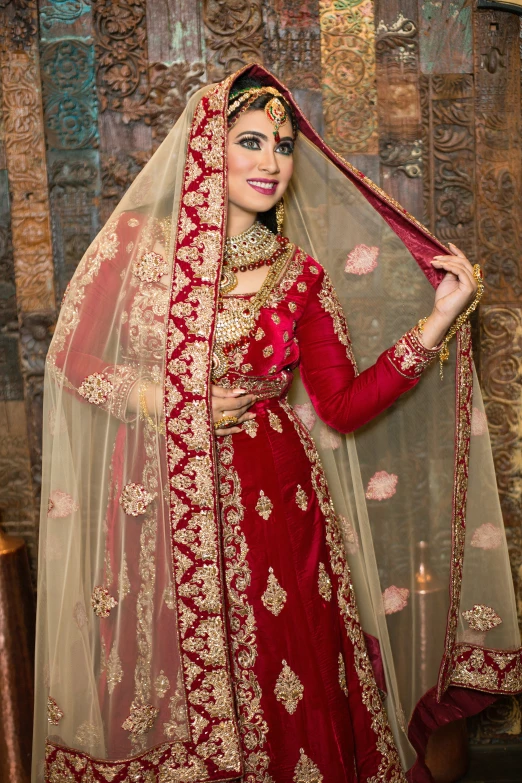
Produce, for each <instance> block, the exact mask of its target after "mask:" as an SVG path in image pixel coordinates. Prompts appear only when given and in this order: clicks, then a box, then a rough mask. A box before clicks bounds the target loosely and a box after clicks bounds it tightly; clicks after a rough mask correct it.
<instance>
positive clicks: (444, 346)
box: [417, 264, 484, 380]
mask: <svg viewBox="0 0 522 783" xmlns="http://www.w3.org/2000/svg"><path fill="white" fill-rule="evenodd" d="M473 277H474V278H475V280H476V281H477V286H478V287H477V293H476V294H475V299H474V300H473V301H472V303H471V304H470V306H469V307H468V309H467V310H466V311H465V312H464V313H461V314H460V315H459V317H458V318H457V319H456V320H455V322H454V324H453V325H452V326H450V328H449V329H448V331H447V333H446V336H445V337H444V339H443V340H442V342H441V343H440V348H439V349H438V354H439V371H440V378H441V380H442V379H443V378H444V362H447V361H448V359H449V341H450V340H451V338H452V337H455V335H456V334H457V332H459V331H460V330H461V329H462V326H463V325H464V324H465V323H466V321H467V320H468V318H469V316H470V315H471V313H473V312H474V311H475V310H476V309H477V306H478V303H479V302H480V299H481V297H482V294H483V293H484V283H483V281H482V269H481V268H480V264H475V265H474V266H473ZM427 320H428V318H427V317H426V318H421V319H420V321H419V322H418V324H417V331H418V332H419V334H422V330H423V329H424V325H425V323H426V321H427ZM426 350H433V348H432V349H429V348H427V349H426Z"/></svg>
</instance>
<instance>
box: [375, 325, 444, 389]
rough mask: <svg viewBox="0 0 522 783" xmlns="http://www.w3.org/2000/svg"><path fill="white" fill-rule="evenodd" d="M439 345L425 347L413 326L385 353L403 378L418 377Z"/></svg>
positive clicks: (437, 353) (436, 354)
mask: <svg viewBox="0 0 522 783" xmlns="http://www.w3.org/2000/svg"><path fill="white" fill-rule="evenodd" d="M439 351H440V346H435V348H426V347H425V346H424V345H423V344H422V342H421V341H420V338H419V331H418V328H417V327H416V326H415V327H414V328H413V329H410V331H409V332H406V334H405V335H403V336H402V337H401V339H400V340H398V341H397V342H396V343H395V345H392V347H391V348H389V349H388V351H387V353H386V355H387V357H388V359H389V360H390V362H391V363H392V365H393V366H394V367H395V369H396V370H397V372H398V373H400V375H402V376H404V378H411V379H412V380H413V379H415V378H419V377H420V376H421V375H422V373H423V372H424V370H425V369H426V368H427V367H428V366H429V365H430V364H431V362H432V361H433V360H434V359H436V358H437V356H438V355H439Z"/></svg>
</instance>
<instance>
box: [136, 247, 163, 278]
mask: <svg viewBox="0 0 522 783" xmlns="http://www.w3.org/2000/svg"><path fill="white" fill-rule="evenodd" d="M168 271H169V267H168V264H167V262H166V261H165V259H164V258H163V256H160V255H159V253H155V252H154V251H153V250H148V251H147V252H146V253H144V254H143V255H142V256H141V257H140V258H139V259H138V260H136V261H135V262H134V266H133V272H134V274H135V275H136V277H138V278H139V279H140V280H141V281H142V282H143V283H157V282H158V281H159V280H160V279H161V278H162V277H163V275H166V274H167V272H168Z"/></svg>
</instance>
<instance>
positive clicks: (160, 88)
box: [147, 61, 207, 146]
mask: <svg viewBox="0 0 522 783" xmlns="http://www.w3.org/2000/svg"><path fill="white" fill-rule="evenodd" d="M206 82H207V78H206V67H205V64H204V63H203V62H201V61H196V62H193V63H187V62H177V63H173V64H172V65H166V64H165V63H162V62H156V63H153V64H152V65H151V67H150V84H151V90H150V95H149V101H148V110H149V114H148V118H147V121H148V122H150V124H151V126H152V138H153V141H154V145H155V146H158V145H159V144H160V143H161V142H162V141H163V139H164V138H165V136H166V135H167V133H168V132H169V130H170V129H171V128H172V126H173V125H174V124H175V122H176V120H177V119H178V117H179V116H180V114H181V112H182V111H183V109H184V108H185V106H186V103H187V100H188V99H189V98H190V96H191V95H193V93H195V92H196V91H197V90H198V89H199V88H200V87H202V86H203V85H204V84H206Z"/></svg>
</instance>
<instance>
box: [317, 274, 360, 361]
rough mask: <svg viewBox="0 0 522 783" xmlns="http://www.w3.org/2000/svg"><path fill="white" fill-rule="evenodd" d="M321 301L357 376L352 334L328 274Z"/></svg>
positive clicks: (324, 281)
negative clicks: (351, 339)
mask: <svg viewBox="0 0 522 783" xmlns="http://www.w3.org/2000/svg"><path fill="white" fill-rule="evenodd" d="M319 301H320V303H321V306H322V308H323V310H325V312H327V313H328V314H329V315H330V317H331V319H332V321H333V327H334V332H335V334H336V335H337V337H338V339H339V342H340V343H341V344H342V345H344V346H345V348H346V355H347V357H348V359H349V360H350V362H351V363H352V365H353V368H354V370H355V372H356V374H357V365H356V363H355V356H354V355H353V351H352V344H351V341H350V334H349V332H348V326H347V324H346V318H345V315H344V311H343V308H342V306H341V303H340V301H339V298H338V296H337V293H336V291H335V288H334V287H333V285H332V281H331V280H330V278H329V277H328V275H327V274H326V272H325V273H324V278H323V283H322V285H321V290H320V292H319Z"/></svg>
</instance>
